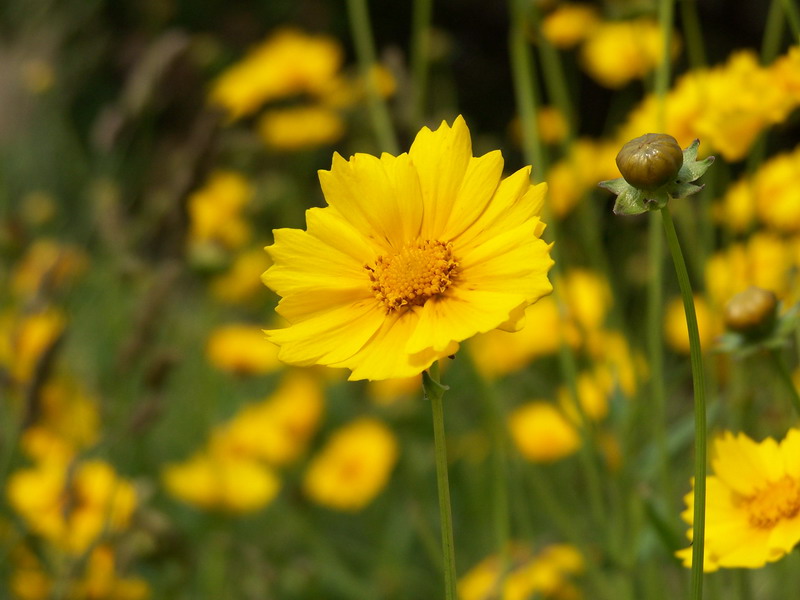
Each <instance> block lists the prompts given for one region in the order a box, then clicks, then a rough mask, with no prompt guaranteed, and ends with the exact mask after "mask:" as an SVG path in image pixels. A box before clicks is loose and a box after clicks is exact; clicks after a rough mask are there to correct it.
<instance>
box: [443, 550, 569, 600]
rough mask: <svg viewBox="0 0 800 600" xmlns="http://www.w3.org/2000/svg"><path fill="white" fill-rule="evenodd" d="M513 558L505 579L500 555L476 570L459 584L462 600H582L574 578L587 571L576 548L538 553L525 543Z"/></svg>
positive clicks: (512, 555)
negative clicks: (502, 573) (528, 599)
mask: <svg viewBox="0 0 800 600" xmlns="http://www.w3.org/2000/svg"><path fill="white" fill-rule="evenodd" d="M510 557H511V560H510V563H511V564H510V570H509V572H508V573H507V574H506V575H505V577H504V578H503V579H502V580H500V577H501V573H500V566H501V565H500V559H499V557H497V556H490V557H488V558H486V559H484V560H483V561H481V562H480V563H478V564H477V565H475V566H474V567H472V569H470V570H469V571H468V572H467V573H466V574H465V575H464V576H463V577H462V578H461V580H460V581H459V582H458V598H459V600H493V599H497V600H525V599H526V598H552V599H555V600H577V599H578V598H580V592H579V591H578V589H577V588H576V587H575V585H574V584H573V583H572V582H571V581H570V577H571V576H574V575H577V574H580V573H582V572H583V568H584V561H583V556H582V555H581V553H580V552H579V551H578V550H577V549H576V548H575V547H574V546H571V545H569V544H553V545H551V546H546V547H545V548H543V549H542V550H541V552H539V553H538V554H534V553H533V552H532V551H531V550H530V549H529V548H527V547H525V546H523V545H522V544H512V546H511V549H510ZM498 591H499V595H498Z"/></svg>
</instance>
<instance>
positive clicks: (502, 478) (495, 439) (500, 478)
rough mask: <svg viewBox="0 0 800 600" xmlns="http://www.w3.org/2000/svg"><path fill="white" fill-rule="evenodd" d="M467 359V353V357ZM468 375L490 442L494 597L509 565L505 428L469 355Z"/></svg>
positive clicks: (492, 393)
mask: <svg viewBox="0 0 800 600" xmlns="http://www.w3.org/2000/svg"><path fill="white" fill-rule="evenodd" d="M467 354H468V355H469V353H467ZM469 362H470V367H471V370H472V373H473V375H474V377H475V378H476V379H477V381H478V387H479V388H480V392H481V398H482V399H483V401H484V403H485V406H486V421H487V423H486V425H487V428H488V429H489V436H490V438H491V440H492V460H493V463H494V473H493V477H492V488H493V489H492V492H493V498H492V500H493V503H492V504H493V506H492V509H493V510H492V520H493V525H494V535H495V543H496V544H497V555H498V557H499V559H500V560H499V563H500V568H499V569H498V571H499V572H500V577H498V578H497V589H495V590H494V593H495V594H498V595H502V594H501V592H502V585H503V581H504V579H505V575H506V572H507V570H508V567H509V564H510V556H509V544H508V542H509V539H510V537H511V517H510V512H509V499H508V481H509V476H508V435H507V434H506V426H505V410H504V408H503V403H502V399H501V396H500V395H499V394H498V393H497V390H496V388H495V386H494V385H493V384H492V382H491V381H488V380H487V379H486V378H485V377H484V376H483V375H482V374H481V373H480V371H479V370H478V369H477V367H476V366H475V363H474V362H473V360H472V356H471V355H469Z"/></svg>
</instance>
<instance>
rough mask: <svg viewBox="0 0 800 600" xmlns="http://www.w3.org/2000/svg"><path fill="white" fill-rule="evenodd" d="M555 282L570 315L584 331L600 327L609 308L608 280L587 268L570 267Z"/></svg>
mask: <svg viewBox="0 0 800 600" xmlns="http://www.w3.org/2000/svg"><path fill="white" fill-rule="evenodd" d="M557 284H559V285H560V290H561V293H562V295H563V298H564V302H565V303H566V305H567V308H568V310H569V313H570V317H571V318H572V319H573V320H574V321H575V322H576V323H577V324H578V325H580V326H581V328H582V329H583V330H584V331H594V330H598V329H600V328H601V326H602V325H603V321H604V320H605V318H606V314H607V313H608V310H609V308H611V302H612V298H611V289H610V288H609V286H608V282H607V281H605V280H604V279H603V278H601V277H600V276H599V275H597V274H596V273H593V272H591V271H589V270H587V269H580V268H572V269H570V270H569V271H567V273H566V274H565V275H564V279H563V281H560V282H557Z"/></svg>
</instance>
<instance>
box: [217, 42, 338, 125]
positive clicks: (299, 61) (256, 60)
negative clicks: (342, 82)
mask: <svg viewBox="0 0 800 600" xmlns="http://www.w3.org/2000/svg"><path fill="white" fill-rule="evenodd" d="M341 64H342V49H341V47H340V45H339V43H338V42H337V41H336V40H335V39H333V38H331V37H328V36H324V35H309V34H306V33H303V32H301V31H298V30H295V29H291V28H288V27H287V28H282V29H280V30H278V31H276V32H274V33H273V34H272V35H271V36H270V37H268V38H267V39H266V40H265V41H263V42H261V43H260V44H258V45H257V46H255V47H253V48H251V49H250V50H249V52H248V53H247V55H246V56H245V57H244V58H243V59H242V60H240V61H239V62H237V63H235V64H234V65H232V66H231V67H229V68H228V69H227V70H226V71H225V72H223V73H222V74H221V75H220V76H219V77H218V78H217V79H216V80H215V81H214V83H213V85H212V87H211V91H210V96H209V100H210V102H211V103H212V104H214V105H217V106H220V107H222V108H224V109H225V110H226V111H227V113H228V116H229V118H230V119H231V120H234V119H238V118H240V117H243V116H246V115H249V114H251V113H253V112H254V111H256V110H257V109H258V108H259V107H260V106H261V105H262V104H264V103H265V102H267V101H270V100H276V99H280V98H285V97H288V96H294V95H297V94H303V93H305V94H319V93H321V92H322V91H324V90H325V89H327V88H328V87H330V85H331V82H332V81H333V80H334V79H335V77H336V74H337V72H338V71H339V68H340V66H341Z"/></svg>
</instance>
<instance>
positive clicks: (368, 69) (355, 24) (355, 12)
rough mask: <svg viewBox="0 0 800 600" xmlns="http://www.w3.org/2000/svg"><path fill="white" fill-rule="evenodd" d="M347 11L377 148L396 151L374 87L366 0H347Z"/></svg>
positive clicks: (389, 122) (372, 46)
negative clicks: (364, 84)
mask: <svg viewBox="0 0 800 600" xmlns="http://www.w3.org/2000/svg"><path fill="white" fill-rule="evenodd" d="M347 13H348V15H349V18H350V31H351V33H352V35H353V43H354V46H355V49H356V56H357V58H358V68H359V71H360V72H361V77H362V79H363V80H364V81H365V82H366V84H367V100H368V104H369V114H370V118H371V119H372V126H373V128H374V129H375V135H376V137H377V138H378V143H379V144H380V146H381V149H382V150H384V151H386V152H389V153H391V154H394V155H397V154H398V153H399V145H398V144H397V137H396V136H395V133H394V128H393V127H392V120H391V118H390V117H389V109H388V108H387V106H386V102H384V99H383V97H382V96H381V94H380V91H379V90H378V83H377V81H376V74H375V67H377V65H378V61H377V59H376V58H375V43H374V42H373V40H372V27H371V25H370V21H369V11H368V10H367V0H347Z"/></svg>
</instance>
